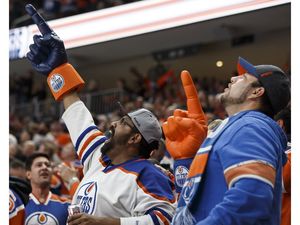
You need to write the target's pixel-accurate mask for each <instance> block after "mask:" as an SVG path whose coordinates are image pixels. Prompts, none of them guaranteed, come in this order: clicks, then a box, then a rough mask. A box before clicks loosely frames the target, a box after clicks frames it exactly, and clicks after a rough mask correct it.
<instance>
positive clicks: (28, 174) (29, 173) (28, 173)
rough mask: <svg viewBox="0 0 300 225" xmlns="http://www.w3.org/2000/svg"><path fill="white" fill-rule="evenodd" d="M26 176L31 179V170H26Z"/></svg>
mask: <svg viewBox="0 0 300 225" xmlns="http://www.w3.org/2000/svg"><path fill="white" fill-rule="evenodd" d="M26 177H27V179H28V180H30V179H31V172H30V171H29V170H27V171H26Z"/></svg>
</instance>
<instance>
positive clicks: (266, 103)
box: [251, 80, 275, 118]
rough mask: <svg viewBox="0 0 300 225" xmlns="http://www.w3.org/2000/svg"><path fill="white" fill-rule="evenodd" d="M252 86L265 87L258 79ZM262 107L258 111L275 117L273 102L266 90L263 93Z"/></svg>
mask: <svg viewBox="0 0 300 225" xmlns="http://www.w3.org/2000/svg"><path fill="white" fill-rule="evenodd" d="M251 87H263V86H262V84H261V83H260V82H259V81H258V80H257V81H254V82H253V83H252V84H251ZM260 103H261V107H260V108H259V109H258V111H260V112H262V113H264V114H266V115H267V116H269V117H271V118H273V117H274V114H275V112H274V110H273V108H272V105H271V102H270V100H269V97H268V95H267V92H266V91H265V92H264V94H263V95H262V97H261V102H260Z"/></svg>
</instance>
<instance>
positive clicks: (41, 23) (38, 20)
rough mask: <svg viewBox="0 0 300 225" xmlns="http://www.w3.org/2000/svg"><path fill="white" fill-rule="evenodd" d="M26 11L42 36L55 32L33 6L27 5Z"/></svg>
mask: <svg viewBox="0 0 300 225" xmlns="http://www.w3.org/2000/svg"><path fill="white" fill-rule="evenodd" d="M25 10H26V12H27V13H28V14H29V15H30V16H31V18H32V20H33V22H34V23H35V24H36V25H37V27H38V28H39V30H40V32H41V34H42V35H46V34H50V33H52V32H53V30H52V29H51V28H50V27H49V25H48V24H47V22H46V21H45V20H44V18H43V17H42V16H41V15H40V14H39V13H38V12H37V11H36V9H35V8H34V7H33V6H32V5H31V4H27V5H26V6H25Z"/></svg>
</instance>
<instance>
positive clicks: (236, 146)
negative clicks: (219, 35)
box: [163, 57, 290, 225]
mask: <svg viewBox="0 0 300 225" xmlns="http://www.w3.org/2000/svg"><path fill="white" fill-rule="evenodd" d="M237 67H238V73H239V76H236V77H232V78H231V83H229V84H228V88H226V89H225V90H224V92H223V93H222V94H220V95H219V97H220V101H221V102H222V103H223V105H224V107H225V109H226V112H227V113H228V116H229V117H228V118H227V119H225V120H224V121H223V122H222V123H221V124H220V125H219V126H218V127H216V128H214V129H213V130H212V131H211V132H210V133H209V134H208V135H207V137H206V139H205V140H204V141H203V143H202V144H201V145H200V148H199V145H198V146H197V144H195V145H192V144H191V143H193V142H195V141H198V140H199V139H200V140H203V135H202V136H201V135H198V136H196V135H193V133H194V131H193V132H191V131H190V129H189V126H186V124H187V123H190V124H192V123H198V124H202V126H203V127H205V124H203V123H201V122H199V121H197V120H195V118H194V115H195V113H194V114H191V113H190V112H189V111H187V112H182V111H180V110H175V112H174V115H173V117H170V118H168V121H167V122H166V123H165V124H164V125H163V131H164V134H165V136H166V146H167V149H168V150H169V151H170V153H171V155H172V156H173V157H174V158H175V166H174V167H175V168H174V171H175V178H178V177H180V178H181V180H180V182H177V181H176V185H177V190H179V191H181V195H180V199H179V201H178V206H177V209H176V213H175V216H174V217H173V221H172V224H175V225H177V224H185V225H189V224H197V225H221V224H222V225H247V224H249V225H250V224H255V225H262V224H264V225H267V224H268V225H279V224H280V208H281V191H282V187H281V185H282V165H283V162H284V161H285V154H284V151H285V150H286V143H287V138H286V136H285V134H284V132H283V130H282V129H281V128H280V127H279V126H278V125H277V124H276V122H275V121H274V120H273V116H274V115H275V114H276V113H277V112H279V111H280V110H281V109H283V108H284V107H285V106H286V105H288V103H289V101H290V82H289V80H288V78H287V76H286V75H285V74H284V72H283V71H282V70H281V69H280V68H278V67H276V66H273V65H259V66H253V65H252V64H250V63H249V62H247V61H246V60H245V59H243V58H241V57H240V58H239V60H238V66H237ZM194 99H197V95H196V94H194ZM198 113H201V112H200V111H198ZM200 133H201V132H200ZM202 133H203V134H205V130H204V129H203V130H202ZM184 142H185V144H184V145H183V144H181V143H184ZM188 144H189V145H188ZM187 145H188V146H194V147H189V148H187V147H186V146H187ZM178 168H179V169H178ZM188 170H189V171H188ZM182 171H188V172H186V174H187V176H186V179H185V181H184V182H182V176H180V174H182ZM183 183H184V184H183ZM178 186H179V187H178ZM181 188H182V189H181ZM180 189H181V190H180Z"/></svg>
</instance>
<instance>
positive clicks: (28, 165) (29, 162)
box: [25, 152, 50, 171]
mask: <svg viewBox="0 0 300 225" xmlns="http://www.w3.org/2000/svg"><path fill="white" fill-rule="evenodd" d="M38 157H45V158H47V159H48V160H49V161H50V157H49V155H48V154H46V153H43V152H34V153H33V154H31V155H30V156H29V157H28V158H27V159H26V163H25V168H26V170H27V171H29V170H31V166H32V164H33V161H34V160H35V159H36V158H38Z"/></svg>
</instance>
